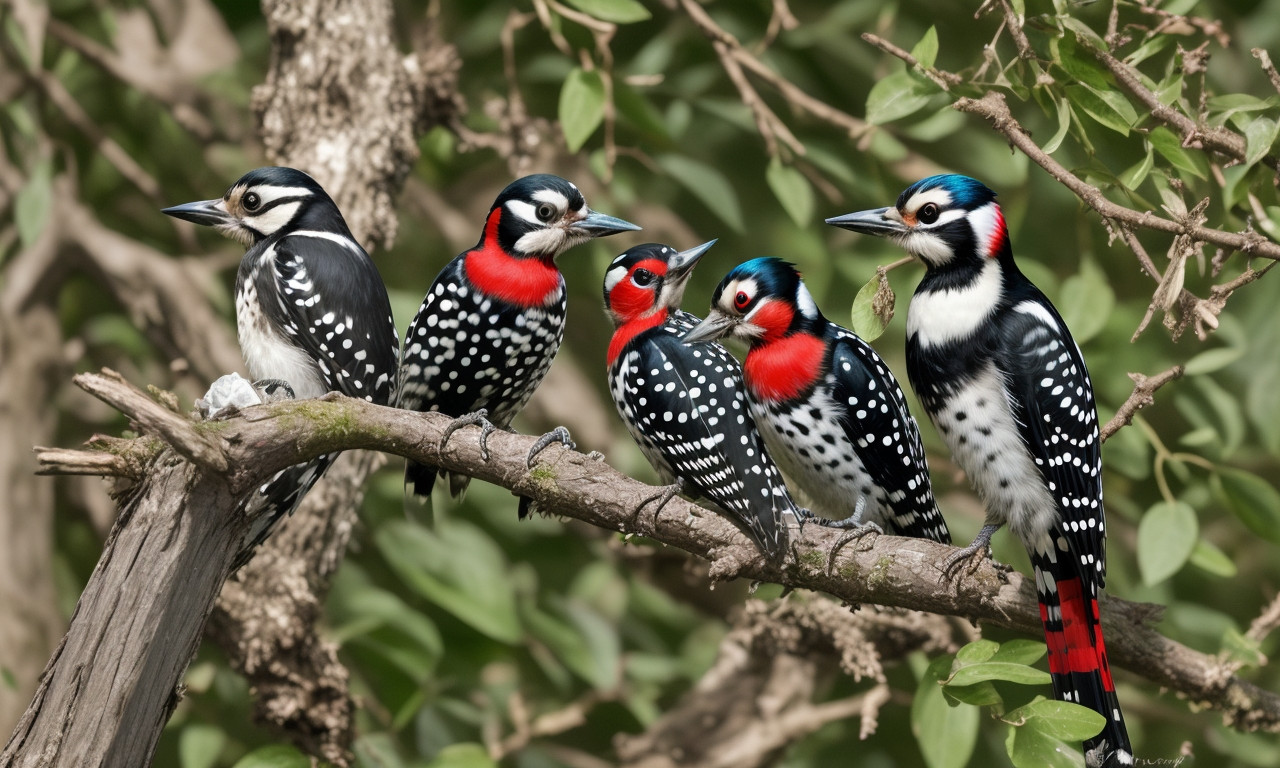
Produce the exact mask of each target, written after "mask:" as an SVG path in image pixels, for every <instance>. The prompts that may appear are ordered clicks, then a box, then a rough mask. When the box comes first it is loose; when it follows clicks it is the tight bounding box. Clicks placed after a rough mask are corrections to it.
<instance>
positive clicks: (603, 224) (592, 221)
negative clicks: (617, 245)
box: [569, 208, 640, 237]
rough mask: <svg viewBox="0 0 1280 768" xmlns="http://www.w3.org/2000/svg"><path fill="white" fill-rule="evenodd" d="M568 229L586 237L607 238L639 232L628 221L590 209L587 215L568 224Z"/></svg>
mask: <svg viewBox="0 0 1280 768" xmlns="http://www.w3.org/2000/svg"><path fill="white" fill-rule="evenodd" d="M569 229H571V230H577V231H578V232H583V233H586V235H587V236H588V237H608V236H609V235H616V234H618V233H619V232H639V231H640V227H637V226H636V225H635V224H632V223H631V222H629V221H623V220H622V219H619V218H617V217H616V216H610V215H608V214H604V213H599V212H597V211H593V210H591V209H590V208H588V209H587V215H586V216H585V217H584V218H581V219H578V220H577V221H575V222H574V223H573V224H570V225H569Z"/></svg>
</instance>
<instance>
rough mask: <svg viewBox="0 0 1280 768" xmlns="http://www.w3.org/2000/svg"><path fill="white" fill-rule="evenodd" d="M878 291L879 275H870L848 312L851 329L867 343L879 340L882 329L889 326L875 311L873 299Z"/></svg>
mask: <svg viewBox="0 0 1280 768" xmlns="http://www.w3.org/2000/svg"><path fill="white" fill-rule="evenodd" d="M879 291H880V275H879V273H877V274H874V275H872V276H871V279H870V280H868V281H867V282H866V284H865V285H863V286H862V287H861V288H859V289H858V295H857V296H854V297H853V308H852V310H851V311H850V314H851V319H852V321H853V324H852V326H851V328H852V330H853V332H854V333H856V334H858V335H859V336H861V337H862V338H863V340H865V341H867V342H872V341H875V340H876V339H878V338H880V334H882V333H884V329H885V328H887V327H888V326H889V322H888V321H887V320H885V319H884V318H883V317H881V316H880V315H878V314H876V311H875V298H876V294H877V293H878V292H879Z"/></svg>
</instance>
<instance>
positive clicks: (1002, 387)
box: [827, 174, 1134, 767]
mask: <svg viewBox="0 0 1280 768" xmlns="http://www.w3.org/2000/svg"><path fill="white" fill-rule="evenodd" d="M827 223H828V224H833V225H835V226H837V227H842V228H844V229H849V230H852V231H854V232H862V233H865V234H870V235H877V236H880V237H887V238H889V239H890V240H893V241H894V242H896V243H897V244H899V245H901V246H902V247H903V248H905V249H906V251H907V252H908V253H909V254H911V255H912V256H914V257H916V258H918V259H920V260H921V261H922V262H924V265H925V270H926V271H925V276H924V279H923V280H921V282H920V285H919V287H918V288H917V289H916V292H915V295H914V296H913V297H912V299H911V304H910V307H909V309H908V311H907V374H908V377H909V378H910V380H911V385H912V386H913V387H914V388H915V390H916V393H917V395H918V396H919V398H920V403H921V405H922V406H923V407H924V408H925V410H926V411H927V412H928V413H929V417H930V418H931V419H932V420H933V422H934V424H935V425H936V426H937V428H938V431H939V433H941V435H942V438H943V440H944V441H945V442H946V443H947V445H948V447H949V448H950V449H951V452H952V454H953V455H954V456H955V458H956V461H957V462H958V463H959V464H960V466H961V467H962V468H963V469H964V471H965V473H966V474H967V475H968V476H969V479H970V482H971V483H973V485H974V487H975V488H976V489H977V491H978V495H979V496H980V497H981V498H982V500H983V503H984V505H985V506H986V510H987V521H986V525H984V526H983V528H982V531H981V532H980V533H979V534H978V537H977V538H976V539H975V540H974V542H973V544H971V545H970V546H969V547H966V548H965V549H964V550H961V551H960V552H958V553H956V554H954V555H952V556H951V557H950V558H948V559H947V561H946V562H945V563H944V566H943V570H944V572H945V573H947V574H948V575H950V574H952V573H954V572H955V571H956V570H957V568H963V564H964V562H965V561H966V559H968V558H971V557H974V556H983V555H985V554H987V553H988V552H989V549H988V547H989V544H990V541H991V536H992V535H993V534H994V533H995V532H996V530H998V529H999V527H1000V526H1001V525H1005V524H1008V525H1009V527H1010V528H1011V529H1012V530H1013V532H1014V534H1015V535H1016V536H1017V537H1018V538H1019V539H1020V540H1021V541H1022V543H1023V545H1024V546H1025V547H1026V548H1027V552H1028V554H1029V555H1030V557H1031V565H1032V568H1033V569H1034V571H1035V579H1036V592H1037V596H1038V598H1039V602H1040V618H1041V621H1042V622H1043V624H1044V632H1045V641H1046V643H1047V645H1048V647H1049V673H1050V675H1051V676H1052V678H1053V689H1054V694H1055V695H1056V696H1057V697H1058V698H1059V699H1061V700H1064V701H1074V702H1076V703H1079V704H1082V705H1084V706H1086V707H1089V708H1090V709H1092V710H1094V711H1096V712H1098V713H1100V714H1101V715H1103V717H1105V718H1106V725H1105V726H1104V727H1103V730H1102V732H1101V733H1099V734H1098V735H1097V736H1095V737H1094V738H1092V739H1089V740H1088V741H1086V742H1085V758H1086V762H1087V763H1088V764H1090V765H1093V766H1108V767H1110V766H1126V765H1133V763H1134V758H1133V748H1132V747H1131V746H1130V743H1129V736H1128V733H1127V731H1126V730H1125V725H1124V718H1123V716H1122V715H1121V713H1120V704H1119V701H1118V700H1117V698H1116V691H1115V685H1114V683H1113V681H1112V678H1111V669H1110V666H1109V664H1108V663H1107V653H1106V647H1105V645H1104V642H1103V637H1102V625H1101V620H1100V615H1099V611H1098V591H1099V590H1100V589H1101V588H1102V587H1103V584H1104V580H1105V576H1106V557H1105V549H1104V545H1105V519H1104V514H1103V505H1102V460H1101V450H1100V449H1101V439H1100V436H1099V431H1098V414H1097V408H1096V407H1095V404H1094V395H1093V387H1092V385H1091V384H1090V381H1089V372H1088V370H1087V369H1086V368H1085V364H1084V358H1083V357H1082V355H1081V354H1080V349H1079V347H1077V346H1076V343H1075V341H1074V340H1073V339H1072V337H1071V333H1070V331H1069V330H1068V329H1067V326H1066V324H1065V323H1064V322H1063V320H1062V317H1061V316H1060V315H1059V314H1058V312H1057V310H1056V309H1054V307H1053V305H1052V304H1050V303H1049V300H1048V299H1047V298H1045V296H1044V294H1043V293H1041V292H1040V290H1039V289H1038V288H1036V287H1035V286H1034V285H1033V284H1032V283H1031V281H1029V280H1028V279H1027V278H1026V277H1025V276H1024V275H1023V274H1022V272H1021V271H1019V270H1018V267H1017V265H1016V264H1015V263H1014V260H1013V248H1012V246H1011V244H1010V242H1009V233H1008V231H1007V229H1006V227H1005V221H1004V215H1003V214H1002V213H1001V210H1000V206H999V205H998V204H997V203H996V195H995V193H994V192H992V191H991V190H990V189H988V188H987V187H986V186H984V185H983V184H981V183H980V182H978V181H975V180H974V179H971V178H968V177H965V176H959V175H954V174H948V175H940V176H931V177H929V178H926V179H922V180H920V181H918V182H916V183H915V184H912V185H911V186H910V187H908V188H907V189H906V190H905V191H904V192H903V193H902V194H901V195H900V196H899V197H898V201H897V203H896V204H895V205H893V206H891V207H888V208H878V209H875V210H869V211H862V212H859V213H851V214H847V215H845V216H837V217H835V218H832V219H827Z"/></svg>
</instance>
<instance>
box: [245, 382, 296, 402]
mask: <svg viewBox="0 0 1280 768" xmlns="http://www.w3.org/2000/svg"><path fill="white" fill-rule="evenodd" d="M253 388H254V390H256V391H257V392H258V395H259V396H260V397H261V398H262V402H264V403H278V402H280V401H281V400H295V399H297V395H295V394H294V392H293V387H291V386H289V382H287V381H285V380H284V379H258V380H257V381H255V382H253Z"/></svg>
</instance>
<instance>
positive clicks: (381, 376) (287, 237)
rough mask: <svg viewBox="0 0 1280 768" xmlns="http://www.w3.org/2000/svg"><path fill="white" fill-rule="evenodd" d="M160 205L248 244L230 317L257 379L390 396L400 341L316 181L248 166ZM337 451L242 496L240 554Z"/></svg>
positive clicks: (291, 392)
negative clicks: (179, 201) (223, 181)
mask: <svg viewBox="0 0 1280 768" xmlns="http://www.w3.org/2000/svg"><path fill="white" fill-rule="evenodd" d="M164 213H166V214H168V215H170V216H173V217H176V218H179V219H184V220H186V221H191V222H195V223H196V224H202V225H205V226H210V227H213V228H214V229H216V230H218V231H219V232H221V233H222V234H224V235H226V236H228V237H231V238H233V239H235V240H238V241H240V242H242V243H244V244H245V245H247V246H248V247H249V250H248V251H247V252H246V253H245V255H244V258H243V259H242V260H241V261H240V270H239V272H238V273H237V275H236V325H237V327H238V330H239V336H240V350H241V353H242V354H243V356H244V361H245V365H246V366H247V367H248V369H249V373H250V375H251V376H252V377H253V378H254V379H257V380H258V381H257V382H256V387H257V388H258V389H260V390H263V391H265V392H267V393H268V394H269V395H276V394H284V395H285V396H287V397H290V398H292V397H298V398H310V397H320V396H321V395H324V394H325V393H328V392H341V393H342V394H344V395H347V396H349V397H358V398H363V399H365V400H368V401H369V402H373V403H377V404H379V405H388V404H390V403H391V401H392V398H393V395H394V387H395V383H396V366H397V353H398V351H399V348H400V342H399V338H398V337H397V335H396V325H395V321H394V320H393V319H392V317H391V302H390V301H389V300H388V298H387V289H386V286H385V285H384V284H383V282H382V278H381V277H380V276H379V275H378V269H377V267H376V266H374V264H373V260H372V259H370V258H369V254H368V253H366V252H365V250H364V248H361V247H360V244H359V243H358V242H356V240H355V238H354V237H352V235H351V230H350V229H348V228H347V223H346V221H345V220H344V219H343V218H342V213H341V212H340V211H339V210H338V206H337V205H336V204H335V203H334V202H333V199H332V198H330V197H329V195H328V194H326V193H325V191H324V189H322V188H321V187H320V185H319V184H318V183H316V181H315V179H313V178H311V177H310V176H308V175H307V174H305V173H303V172H302V171H298V170H295V169H293V168H276V167H269V168H258V169H257V170H253V171H250V172H248V173H246V174H245V175H244V176H242V177H241V178H240V180H239V181H237V182H236V183H234V184H232V185H231V187H230V189H228V190H227V192H226V194H224V195H223V196H222V197H221V198H218V199H215V200H202V201H199V202H194V203H186V204H184V205H177V206H174V207H172V208H166V209H164ZM336 457H337V454H325V455H323V456H319V457H317V458H316V459H314V460H312V461H310V462H307V463H305V464H299V465H296V466H293V467H289V468H288V469H285V470H283V471H282V472H280V473H279V474H277V475H276V476H275V477H273V478H272V479H271V480H269V481H267V483H266V484H264V485H263V486H262V487H261V488H260V489H259V493H258V494H256V495H255V496H253V497H251V498H250V499H248V500H247V501H246V502H245V512H246V513H247V514H250V515H252V516H253V517H254V524H253V527H252V528H251V531H250V534H249V536H248V538H247V539H246V546H245V547H244V548H243V549H242V552H243V553H244V554H242V561H243V558H244V557H246V556H247V554H248V552H250V551H252V547H253V546H254V545H256V544H259V543H261V541H262V540H263V539H264V538H266V536H267V534H268V533H269V532H270V530H271V528H272V526H273V525H274V524H275V522H276V520H278V519H279V518H281V517H283V516H284V515H287V514H290V513H292V512H293V510H294V509H295V508H296V507H297V505H298V503H299V502H301V500H302V497H303V496H304V495H305V494H306V492H307V491H308V490H309V489H310V488H311V486H313V485H314V484H315V483H316V481H317V480H319V479H320V476H321V475H323V474H324V472H325V470H326V469H328V467H329V465H330V464H331V463H332V461H333V459H334V458H336Z"/></svg>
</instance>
